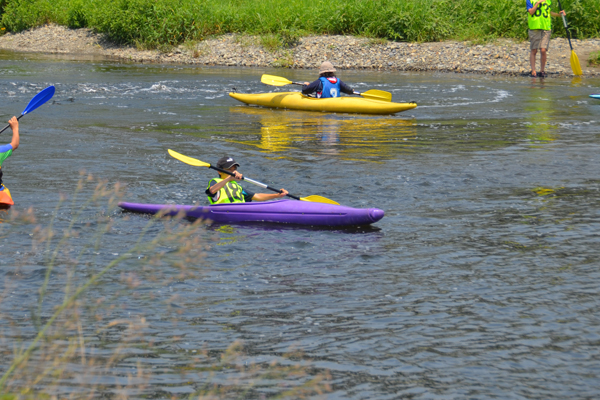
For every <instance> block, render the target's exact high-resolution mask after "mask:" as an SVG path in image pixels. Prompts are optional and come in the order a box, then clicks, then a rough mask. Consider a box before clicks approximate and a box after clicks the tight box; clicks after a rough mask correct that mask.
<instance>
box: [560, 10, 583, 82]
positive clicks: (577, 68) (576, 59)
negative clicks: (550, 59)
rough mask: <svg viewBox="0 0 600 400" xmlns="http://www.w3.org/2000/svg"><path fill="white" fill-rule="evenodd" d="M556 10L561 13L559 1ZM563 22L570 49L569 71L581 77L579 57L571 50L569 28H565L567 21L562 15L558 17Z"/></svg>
mask: <svg viewBox="0 0 600 400" xmlns="http://www.w3.org/2000/svg"><path fill="white" fill-rule="evenodd" d="M558 8H560V11H563V8H562V5H561V4H560V0H558ZM560 16H561V17H562V20H563V25H564V26H565V31H567V39H569V46H570V47H571V69H572V70H573V74H574V75H583V71H582V70H581V65H579V57H577V54H575V50H573V45H572V44H571V33H570V32H569V28H568V27H567V19H566V18H565V16H564V15H562V14H561V15H560Z"/></svg>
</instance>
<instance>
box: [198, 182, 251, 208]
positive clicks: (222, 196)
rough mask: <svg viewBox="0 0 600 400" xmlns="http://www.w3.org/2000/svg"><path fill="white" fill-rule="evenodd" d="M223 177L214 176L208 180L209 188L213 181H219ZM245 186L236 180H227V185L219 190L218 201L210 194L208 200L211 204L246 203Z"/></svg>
mask: <svg viewBox="0 0 600 400" xmlns="http://www.w3.org/2000/svg"><path fill="white" fill-rule="evenodd" d="M222 180H223V179H221V178H213V179H211V180H210V181H208V188H207V189H210V186H211V185H210V184H211V182H213V181H214V182H215V183H219V182H221V181H222ZM243 190H244V189H243V188H242V187H241V186H240V185H239V183H237V182H236V181H230V182H227V184H226V185H225V186H223V187H222V188H221V190H219V192H218V193H219V199H218V200H217V201H213V198H212V197H210V196H208V201H209V202H210V204H225V203H245V202H246V200H245V199H244V194H243V193H242V192H243Z"/></svg>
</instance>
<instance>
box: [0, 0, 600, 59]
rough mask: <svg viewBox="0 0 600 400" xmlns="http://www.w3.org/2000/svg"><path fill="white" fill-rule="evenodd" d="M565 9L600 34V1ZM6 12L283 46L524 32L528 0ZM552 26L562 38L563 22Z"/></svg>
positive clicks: (93, 4) (95, 6)
mask: <svg viewBox="0 0 600 400" xmlns="http://www.w3.org/2000/svg"><path fill="white" fill-rule="evenodd" d="M563 6H564V7H565V9H566V10H567V12H568V19H569V22H570V24H571V27H572V32H573V34H574V35H575V37H578V38H589V37H600V12H599V10H600V0H565V1H564V2H563ZM554 10H555V11H556V10H557V9H556V4H555V5H554ZM2 11H3V15H2V19H1V24H2V26H4V27H6V29H7V30H9V31H12V32H16V31H21V30H24V29H28V28H31V27H35V26H39V25H42V24H45V23H48V22H54V23H57V24H60V25H65V26H69V27H71V28H79V27H89V28H93V29H94V30H96V31H98V32H102V33H106V34H107V35H108V36H109V38H110V39H111V40H113V41H115V42H117V43H126V44H136V45H137V46H138V47H143V48H157V47H159V46H161V45H162V46H164V45H170V46H174V45H178V44H180V43H183V42H185V41H190V40H202V39H203V38H205V37H207V36H211V35H219V34H224V33H236V34H251V35H260V36H263V35H274V37H276V38H277V40H278V41H280V42H281V44H280V47H282V48H285V47H289V46H291V45H293V44H294V43H295V41H297V38H298V37H299V36H301V35H307V34H331V35H333V34H336V35H337V34H341V35H356V36H365V37H369V38H380V39H387V40H397V41H398V40H400V41H411V42H415V41H416V42H424V41H440V40H446V39H453V40H473V39H477V38H482V37H485V38H490V39H494V38H500V37H506V38H517V39H525V38H526V34H527V14H526V10H525V1H524V0H496V1H492V0H481V1H477V2H474V1H467V0H452V1H451V0H327V1H325V0H287V1H282V0H261V1H255V0H0V12H2ZM553 27H554V30H555V34H556V35H558V36H564V35H565V32H564V28H563V26H562V23H561V22H560V20H559V19H557V18H554V21H553Z"/></svg>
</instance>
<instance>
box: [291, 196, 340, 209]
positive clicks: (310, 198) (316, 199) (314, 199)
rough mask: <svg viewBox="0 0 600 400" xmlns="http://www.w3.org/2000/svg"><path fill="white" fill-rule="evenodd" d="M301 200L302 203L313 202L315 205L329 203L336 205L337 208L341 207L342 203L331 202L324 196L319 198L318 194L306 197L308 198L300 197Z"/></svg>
mask: <svg viewBox="0 0 600 400" xmlns="http://www.w3.org/2000/svg"><path fill="white" fill-rule="evenodd" d="M300 200H302V201H312V202H313V203H327V204H335V205H336V206H339V205H340V203H338V202H336V201H333V200H330V199H328V198H327V197H323V196H318V195H316V194H313V195H311V196H306V197H300Z"/></svg>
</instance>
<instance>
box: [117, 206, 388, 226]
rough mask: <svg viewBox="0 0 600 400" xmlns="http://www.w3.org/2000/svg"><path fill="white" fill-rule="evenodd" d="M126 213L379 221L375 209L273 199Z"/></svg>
mask: <svg viewBox="0 0 600 400" xmlns="http://www.w3.org/2000/svg"><path fill="white" fill-rule="evenodd" d="M119 207H121V208H122V209H124V210H127V211H133V212H138V213H145V214H156V213H158V212H160V211H163V212H165V215H177V214H178V213H180V212H183V213H185V216H186V217H191V218H201V219H208V220H211V221H214V222H219V223H235V222H274V223H282V224H300V225H314V226H351V225H368V224H372V223H374V222H377V221H379V220H380V219H381V218H383V215H384V212H383V210H380V209H378V208H352V207H346V206H338V205H334V204H326V203H316V202H310V201H298V200H274V201H263V202H252V203H237V204H215V205H211V206H179V205H170V204H139V203H125V202H121V203H119Z"/></svg>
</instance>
